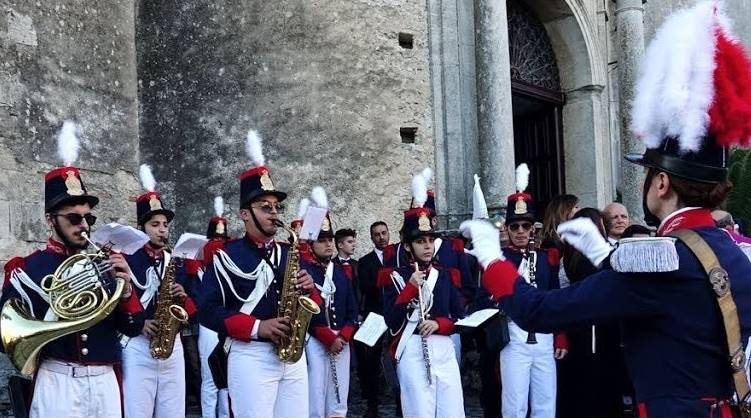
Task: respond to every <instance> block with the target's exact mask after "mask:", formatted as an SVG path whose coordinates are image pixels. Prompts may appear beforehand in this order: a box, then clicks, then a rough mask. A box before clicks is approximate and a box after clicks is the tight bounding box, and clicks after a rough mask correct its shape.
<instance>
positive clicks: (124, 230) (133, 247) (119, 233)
mask: <svg viewBox="0 0 751 418" xmlns="http://www.w3.org/2000/svg"><path fill="white" fill-rule="evenodd" d="M91 241H93V242H94V243H96V244H97V245H99V246H101V247H104V246H105V245H111V246H112V250H113V251H116V252H120V253H125V254H128V255H133V254H134V253H135V252H136V251H138V250H140V249H141V248H142V247H143V246H144V245H146V243H147V242H149V236H148V235H146V234H145V233H143V231H139V230H137V229H136V228H133V227H132V226H128V225H122V224H119V223H117V222H112V223H108V224H107V225H104V226H102V227H101V228H97V230H96V231H94V233H93V234H91Z"/></svg>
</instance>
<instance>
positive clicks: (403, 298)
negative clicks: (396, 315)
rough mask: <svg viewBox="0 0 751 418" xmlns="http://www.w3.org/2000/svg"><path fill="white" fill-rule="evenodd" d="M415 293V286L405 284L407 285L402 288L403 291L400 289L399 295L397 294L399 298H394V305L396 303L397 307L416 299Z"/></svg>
mask: <svg viewBox="0 0 751 418" xmlns="http://www.w3.org/2000/svg"><path fill="white" fill-rule="evenodd" d="M417 292H418V290H417V286H415V285H413V284H412V283H409V282H407V285H406V286H404V289H402V291H401V293H399V296H397V297H396V302H394V303H396V304H397V305H404V304H405V303H409V301H411V300H412V299H414V298H416V297H417Z"/></svg>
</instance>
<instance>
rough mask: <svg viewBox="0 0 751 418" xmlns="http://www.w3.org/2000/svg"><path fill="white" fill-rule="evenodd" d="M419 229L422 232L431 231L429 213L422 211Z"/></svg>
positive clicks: (418, 219) (418, 224)
mask: <svg viewBox="0 0 751 418" xmlns="http://www.w3.org/2000/svg"><path fill="white" fill-rule="evenodd" d="M417 229H418V230H420V232H429V231H430V219H428V215H427V214H425V213H421V214H420V217H419V218H417Z"/></svg>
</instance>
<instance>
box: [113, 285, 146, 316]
mask: <svg viewBox="0 0 751 418" xmlns="http://www.w3.org/2000/svg"><path fill="white" fill-rule="evenodd" d="M118 306H119V308H120V312H123V313H126V314H131V315H134V314H137V313H139V312H141V311H142V310H143V306H141V300H140V299H139V298H138V295H136V292H135V291H133V290H132V291H131V292H130V297H129V298H128V299H126V300H121V301H120V304H119V305H118Z"/></svg>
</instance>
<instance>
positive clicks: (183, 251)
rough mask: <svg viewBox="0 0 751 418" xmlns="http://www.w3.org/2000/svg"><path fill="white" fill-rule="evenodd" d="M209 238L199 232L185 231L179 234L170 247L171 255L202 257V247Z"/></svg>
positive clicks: (189, 257)
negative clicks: (171, 247)
mask: <svg viewBox="0 0 751 418" xmlns="http://www.w3.org/2000/svg"><path fill="white" fill-rule="evenodd" d="M207 242H209V239H208V238H206V237H205V236H203V235H200V234H193V233H190V232H186V233H184V234H182V235H180V238H179V239H178V240H177V244H175V248H173V249H172V256H173V257H178V258H186V259H189V260H201V259H203V247H204V246H205V245H206V243H207Z"/></svg>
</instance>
